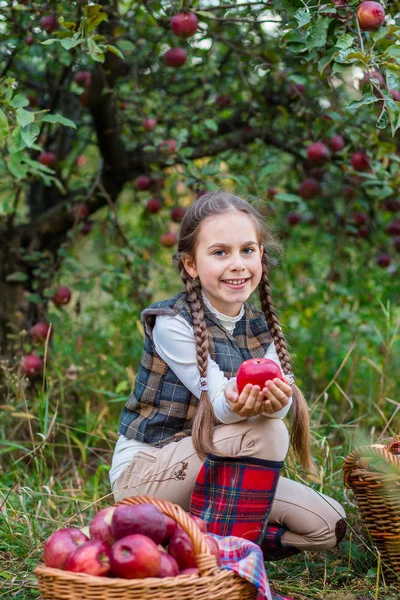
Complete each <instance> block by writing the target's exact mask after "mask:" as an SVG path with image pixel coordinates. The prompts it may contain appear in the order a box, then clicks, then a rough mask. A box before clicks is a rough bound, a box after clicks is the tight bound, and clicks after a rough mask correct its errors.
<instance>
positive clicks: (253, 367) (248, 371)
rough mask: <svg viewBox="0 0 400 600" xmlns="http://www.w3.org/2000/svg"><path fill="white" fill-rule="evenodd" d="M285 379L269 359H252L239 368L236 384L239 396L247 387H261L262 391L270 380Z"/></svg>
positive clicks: (274, 363)
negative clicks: (248, 385)
mask: <svg viewBox="0 0 400 600" xmlns="http://www.w3.org/2000/svg"><path fill="white" fill-rule="evenodd" d="M275 378H278V379H283V375H282V371H281V370H280V368H279V367H278V365H277V364H276V362H274V361H273V360H270V359H269V358H250V359H249V360H245V361H244V362H243V363H242V364H241V365H240V367H239V369H238V372H237V375H236V384H237V388H238V392H239V394H241V393H242V390H243V388H244V386H245V385H247V384H248V383H251V384H252V385H259V386H260V388H261V389H263V387H264V386H265V382H266V381H269V380H270V379H275Z"/></svg>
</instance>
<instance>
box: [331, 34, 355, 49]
mask: <svg viewBox="0 0 400 600" xmlns="http://www.w3.org/2000/svg"><path fill="white" fill-rule="evenodd" d="M353 41H354V38H353V36H352V35H349V34H348V33H344V34H343V35H341V36H340V38H339V39H338V41H337V42H336V44H335V46H336V48H340V49H341V50H347V48H351V46H352V45H353Z"/></svg>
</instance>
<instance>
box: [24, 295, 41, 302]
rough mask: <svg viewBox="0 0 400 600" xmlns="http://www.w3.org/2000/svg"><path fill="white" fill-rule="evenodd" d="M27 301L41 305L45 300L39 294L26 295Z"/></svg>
mask: <svg viewBox="0 0 400 600" xmlns="http://www.w3.org/2000/svg"><path fill="white" fill-rule="evenodd" d="M25 299H26V300H27V301H28V302H31V303H32V304H41V303H42V302H43V298H42V297H41V296H39V294H26V296H25Z"/></svg>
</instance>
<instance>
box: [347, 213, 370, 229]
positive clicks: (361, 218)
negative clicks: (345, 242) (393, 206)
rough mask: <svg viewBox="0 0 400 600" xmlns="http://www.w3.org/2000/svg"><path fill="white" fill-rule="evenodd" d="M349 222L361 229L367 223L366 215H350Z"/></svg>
mask: <svg viewBox="0 0 400 600" xmlns="http://www.w3.org/2000/svg"><path fill="white" fill-rule="evenodd" d="M351 220H352V221H353V223H354V225H356V226H357V227H362V226H363V225H365V224H366V223H368V215H366V214H365V213H363V212H356V213H353V214H352V215H351Z"/></svg>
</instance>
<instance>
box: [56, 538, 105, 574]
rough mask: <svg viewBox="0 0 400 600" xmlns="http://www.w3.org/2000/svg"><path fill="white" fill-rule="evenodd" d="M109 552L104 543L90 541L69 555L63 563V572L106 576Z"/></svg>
mask: <svg viewBox="0 0 400 600" xmlns="http://www.w3.org/2000/svg"><path fill="white" fill-rule="evenodd" d="M110 552H111V549H110V547H109V545H108V544H106V543H105V542H102V541H100V540H90V541H89V542H85V543H84V544H82V545H81V546H79V547H78V548H76V549H75V550H74V551H73V552H71V554H69V556H68V558H67V560H66V562H65V570H66V571H72V572H73V573H87V574H88V575H97V576H102V575H108V573H109V572H110Z"/></svg>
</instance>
